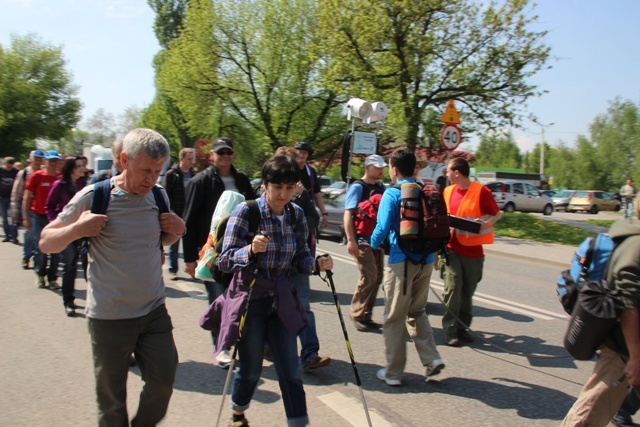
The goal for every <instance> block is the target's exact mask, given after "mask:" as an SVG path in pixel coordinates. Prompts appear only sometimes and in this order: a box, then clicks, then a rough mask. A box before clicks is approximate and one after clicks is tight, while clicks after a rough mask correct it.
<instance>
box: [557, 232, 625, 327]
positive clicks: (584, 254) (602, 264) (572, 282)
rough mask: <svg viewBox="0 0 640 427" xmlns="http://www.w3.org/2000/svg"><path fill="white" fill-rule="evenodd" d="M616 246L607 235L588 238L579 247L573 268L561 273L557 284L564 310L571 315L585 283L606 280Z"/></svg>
mask: <svg viewBox="0 0 640 427" xmlns="http://www.w3.org/2000/svg"><path fill="white" fill-rule="evenodd" d="M614 248H615V244H614V242H613V240H612V239H611V237H609V235H608V234H606V233H600V234H598V235H597V236H595V237H587V238H586V239H584V241H583V242H582V243H581V244H580V246H578V249H577V250H576V253H575V255H574V256H573V260H572V261H571V268H570V269H569V270H565V271H563V272H562V273H560V277H559V278H558V282H557V291H558V298H559V299H560V303H561V304H562V306H563V307H564V310H565V311H566V312H567V313H568V314H571V313H572V311H573V307H574V306H575V305H576V301H577V299H578V291H579V290H580V287H581V285H582V284H583V283H586V282H592V281H599V280H602V279H604V273H605V270H606V266H607V263H608V261H609V258H610V257H611V253H612V252H613V249H614Z"/></svg>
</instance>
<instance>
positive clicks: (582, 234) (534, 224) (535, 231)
mask: <svg viewBox="0 0 640 427" xmlns="http://www.w3.org/2000/svg"><path fill="white" fill-rule="evenodd" d="M593 221H598V220H593ZM602 222H605V221H602ZM598 225H600V224H598ZM494 232H495V234H496V235H497V236H503V237H513V238H516V239H525V240H533V241H536V242H544V243H560V244H563V245H569V246H578V245H579V244H580V243H582V241H583V240H584V239H585V238H587V237H589V236H593V235H594V233H591V232H589V231H586V230H582V229H579V228H575V227H570V226H568V225H565V224H558V223H556V222H552V221H545V220H543V219H539V218H536V217H535V216H533V215H530V214H526V213H507V212H503V213H502V218H501V219H500V221H498V222H497V223H496V225H495V226H494Z"/></svg>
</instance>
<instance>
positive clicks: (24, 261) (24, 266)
mask: <svg viewBox="0 0 640 427" xmlns="http://www.w3.org/2000/svg"><path fill="white" fill-rule="evenodd" d="M22 269H23V270H28V269H29V258H23V259H22Z"/></svg>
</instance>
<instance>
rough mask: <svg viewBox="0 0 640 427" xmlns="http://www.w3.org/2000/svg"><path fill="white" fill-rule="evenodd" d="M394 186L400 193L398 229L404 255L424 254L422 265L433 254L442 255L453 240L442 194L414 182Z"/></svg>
mask: <svg viewBox="0 0 640 427" xmlns="http://www.w3.org/2000/svg"><path fill="white" fill-rule="evenodd" d="M393 187H394V188H398V189H400V192H401V200H400V230H396V233H397V235H398V239H397V240H398V246H399V247H400V249H402V251H403V252H404V253H405V255H406V254H407V252H411V253H414V254H421V255H424V257H423V258H422V260H421V262H420V263H423V262H424V260H425V259H426V257H427V255H429V254H431V253H433V252H438V251H440V252H443V251H444V250H445V247H446V246H447V243H448V242H449V239H450V237H451V234H450V231H449V227H450V225H451V224H450V221H449V215H448V214H447V205H446V204H445V202H444V199H443V197H442V194H440V192H439V191H438V190H436V189H435V188H434V187H432V186H430V185H424V186H420V184H418V183H415V182H406V183H404V184H401V185H399V184H396V185H394V186H393ZM407 259H408V260H410V259H411V258H410V257H407ZM412 262H413V261H412Z"/></svg>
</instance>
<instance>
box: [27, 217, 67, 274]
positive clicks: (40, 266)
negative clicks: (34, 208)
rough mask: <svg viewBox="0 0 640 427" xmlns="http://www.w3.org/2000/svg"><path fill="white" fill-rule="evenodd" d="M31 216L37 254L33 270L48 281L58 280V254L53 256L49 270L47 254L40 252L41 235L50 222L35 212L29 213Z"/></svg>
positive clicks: (34, 257)
mask: <svg viewBox="0 0 640 427" xmlns="http://www.w3.org/2000/svg"><path fill="white" fill-rule="evenodd" d="M29 215H30V217H31V233H33V245H34V252H35V255H34V256H33V259H34V266H33V269H34V270H35V272H36V274H37V275H38V276H47V278H48V280H49V281H50V282H52V281H54V280H56V279H57V278H58V263H59V260H60V257H59V256H58V254H51V263H50V264H49V269H48V270H47V254H43V253H42V252H40V248H39V247H38V242H40V234H41V233H42V230H43V229H44V228H45V227H46V226H47V224H49V220H48V219H47V216H46V215H40V214H37V213H34V212H29Z"/></svg>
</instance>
